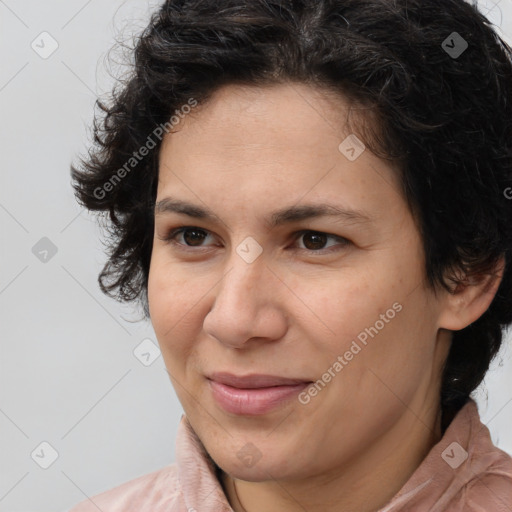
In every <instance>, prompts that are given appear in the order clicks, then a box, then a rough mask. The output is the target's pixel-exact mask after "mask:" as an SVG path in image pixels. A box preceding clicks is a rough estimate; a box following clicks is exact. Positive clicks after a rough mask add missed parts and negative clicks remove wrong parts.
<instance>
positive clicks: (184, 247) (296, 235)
mask: <svg viewBox="0 0 512 512" xmlns="http://www.w3.org/2000/svg"><path fill="white" fill-rule="evenodd" d="M187 230H194V231H199V232H201V233H205V234H206V235H208V234H210V233H209V231H208V230H206V229H203V228H198V227H195V226H181V227H179V228H176V229H173V230H171V231H170V232H169V233H168V234H167V235H166V236H165V237H163V238H160V240H162V241H163V242H166V243H172V244H174V245H176V246H180V249H182V250H184V251H193V252H197V250H198V249H199V250H200V249H204V247H203V246H197V247H193V246H190V245H186V244H182V243H179V242H176V240H175V238H176V236H178V235H180V234H182V233H183V232H185V231H187ZM305 234H315V235H326V236H327V238H330V239H333V240H336V241H338V242H339V243H340V245H341V247H342V248H344V247H346V246H348V245H350V243H351V242H350V241H349V240H347V239H346V238H343V237H341V236H337V235H332V234H330V233H324V232H322V231H314V230H311V229H303V230H301V231H297V232H295V233H294V243H295V242H296V241H297V240H298V239H299V238H300V237H301V236H303V235H305ZM298 250H300V251H306V252H309V253H315V254H318V253H319V254H329V253H332V252H334V251H335V250H336V247H334V249H333V248H327V249H320V250H318V251H315V250H313V249H302V248H299V249H298ZM338 250H339V248H338Z"/></svg>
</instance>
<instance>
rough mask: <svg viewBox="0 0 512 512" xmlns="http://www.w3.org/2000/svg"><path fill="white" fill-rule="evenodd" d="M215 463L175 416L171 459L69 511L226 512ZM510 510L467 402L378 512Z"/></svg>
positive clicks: (507, 463) (504, 480) (507, 474)
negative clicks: (173, 455) (174, 451)
mask: <svg viewBox="0 0 512 512" xmlns="http://www.w3.org/2000/svg"><path fill="white" fill-rule="evenodd" d="M215 469H216V468H215V465H214V463H213V462H212V461H211V459H210V458H209V456H208V454H207V452H206V450H205V448H204V446H203V445H202V443H201V441H200V440H199V438H198V437H197V435H196V433H195V432H194V431H193V430H192V427H191V425H190V423H189V422H188V420H187V418H186V416H182V418H181V421H180V424H179V427H178V433H177V436H176V462H175V463H174V464H170V465H169V466H166V467H164V468H162V469H160V470H158V471H154V472H153V473H149V474H147V475H143V476H140V477H138V478H135V479H133V480H130V481H129V482H126V483H124V484H122V485H120V486H118V487H115V488H113V489H110V490H108V491H105V492H103V493H100V494H98V495H96V496H93V497H92V498H90V499H87V500H85V501H83V502H81V503H79V504H78V505H76V506H75V507H74V508H72V509H71V510H70V511H69V512H98V510H100V511H101V512H233V509H232V508H231V506H230V504H229V502H228V500H227V498H226V495H225V493H224V491H223V488H222V486H221V484H220V483H219V480H218V478H217V476H216V471H215ZM398 511H400V512H405V511H411V512H412V511H414V512H512V458H511V457H510V455H508V454H507V453H505V452H504V451H502V450H500V449H499V448H497V447H496V446H494V444H493V443H492V441H491V438H490V435H489V430H488V429H487V427H486V426H485V425H483V424H482V422H481V421H480V416H479V414H478V409H477V406H476V403H475V402H474V401H473V400H470V401H469V402H468V403H467V404H466V405H465V406H464V407H463V408H462V409H461V410H460V411H459V412H458V414H457V415H456V416H455V418H454V419H453V420H452V422H451V423H450V425H449V426H448V428H447V430H446V431H445V433H444V435H443V437H442V439H441V441H440V442H439V443H437V444H436V445H435V446H434V447H433V448H432V449H431V450H430V452H429V453H428V455H427V456H426V457H425V459H424V460H423V462H422V463H421V464H420V466H419V467H418V468H417V469H416V471H415V472H414V473H413V474H412V475H411V477H410V478H409V480H408V481H407V482H406V483H405V485H404V486H403V487H402V488H401V489H400V491H398V492H397V493H396V494H395V496H394V497H393V498H392V499H391V501H390V502H389V503H388V504H387V505H386V506H385V507H384V508H381V509H380V510H379V511H378V512H398Z"/></svg>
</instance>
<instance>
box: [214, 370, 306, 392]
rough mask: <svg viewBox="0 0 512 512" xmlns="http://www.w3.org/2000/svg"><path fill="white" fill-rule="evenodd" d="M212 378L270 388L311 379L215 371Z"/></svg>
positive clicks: (243, 386)
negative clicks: (243, 374) (238, 374)
mask: <svg viewBox="0 0 512 512" xmlns="http://www.w3.org/2000/svg"><path fill="white" fill-rule="evenodd" d="M208 378H209V379H210V380H213V381H215V382H219V383H220V384H225V385H226V386H231V387H232V388H239V389H256V388H269V387H274V386H296V385H297V384H305V383H309V382H311V381H308V380H307V379H289V378H286V377H279V376H276V375H264V374H251V375H246V376H243V377H241V376H236V375H233V374H231V373H227V372H215V373H212V374H211V375H210V376H209V377H208Z"/></svg>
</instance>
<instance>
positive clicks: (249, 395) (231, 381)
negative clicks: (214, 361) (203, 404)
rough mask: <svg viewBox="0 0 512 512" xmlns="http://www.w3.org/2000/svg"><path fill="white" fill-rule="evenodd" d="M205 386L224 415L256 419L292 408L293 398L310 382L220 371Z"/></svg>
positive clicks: (209, 378)
mask: <svg viewBox="0 0 512 512" xmlns="http://www.w3.org/2000/svg"><path fill="white" fill-rule="evenodd" d="M208 383H209V388H210V391H211V393H212V396H213V398H214V399H215V402H216V403H217V404H218V405H219V406H220V407H221V408H222V409H223V410H224V411H225V412H228V413H230V414H235V415H245V416H257V415H262V414H266V413H269V412H271V411H273V410H274V409H277V408H280V407H284V406H287V405H288V406H289V405H291V404H292V403H293V402H294V400H293V398H294V397H295V396H296V395H297V394H299V393H300V392H301V391H303V390H304V389H305V388H306V387H307V386H309V384H310V383H311V381H305V380H303V379H289V378H286V377H278V376H275V375H262V374H252V375H247V376H244V377H241V376H236V375H232V374H229V373H222V372H221V373H214V374H212V375H210V377H208Z"/></svg>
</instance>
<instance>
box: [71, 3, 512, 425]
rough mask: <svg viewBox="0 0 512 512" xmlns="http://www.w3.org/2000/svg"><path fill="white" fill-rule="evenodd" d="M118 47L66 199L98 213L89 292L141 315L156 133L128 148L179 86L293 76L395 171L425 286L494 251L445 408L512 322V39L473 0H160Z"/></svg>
mask: <svg viewBox="0 0 512 512" xmlns="http://www.w3.org/2000/svg"><path fill="white" fill-rule="evenodd" d="M454 33H455V34H454ZM464 42H465V43H466V44H467V48H466V47H465V44H464ZM132 51H133V56H134V60H133V66H132V68H131V71H130V74H129V76H128V77H127V78H126V79H125V80H123V81H120V82H119V86H118V87H115V88H114V90H113V93H112V95H111V97H110V100H109V101H103V100H98V101H97V107H99V110H98V112H97V115H96V118H95V121H94V144H93V146H92V148H91V149H90V150H89V154H88V157H87V158H86V159H80V165H79V166H74V165H72V167H71V173H72V180H73V187H74V189H75V193H76V196H77V199H78V201H79V202H80V203H81V204H82V205H83V206H85V207H86V208H87V209H89V210H93V211H103V212H105V214H106V215H107V217H106V219H107V224H108V232H109V236H108V238H107V246H108V255H109V259H108V261H107V263H106V264H105V267H104V268H103V270H102V272H101V274H100V276H99V283H100V287H101V289H102V291H103V292H104V293H106V294H108V295H110V296H111V297H114V298H116V299H117V300H120V301H125V302H128V301H136V300H137V301H139V302H138V303H139V304H142V305H143V308H144V314H145V316H146V317H148V318H149V311H148V299H147V283H148V273H149V264H150V259H151V249H152V240H153V234H154V204H155V198H156V190H157V181H158V153H159V148H160V146H161V138H159V139H158V140H157V141H156V144H153V146H154V147H152V149H151V150H150V151H149V152H147V151H146V153H147V156H145V157H144V158H142V157H140V156H139V155H138V153H137V161H134V160H133V158H134V154H135V153H134V152H137V151H138V150H139V148H142V147H147V146H148V136H150V135H151V134H152V133H153V134H154V133H155V127H158V126H163V125H164V124H165V123H167V124H168V121H169V118H170V116H171V115H172V114H177V113H179V112H180V111H181V110H180V109H182V107H183V105H187V104H188V103H190V100H191V99H193V100H194V101H196V102H197V103H198V105H199V107H198V108H200V106H201V105H202V104H206V103H207V101H208V99H209V98H210V97H211V95H212V94H213V93H214V92H215V91H216V90H217V89H218V88H219V87H221V86H223V85H227V84H241V85H251V86H265V85H272V84H280V83H293V82H296V83H304V84H309V85H311V86H312V87H315V88H319V89H320V88H322V89H324V90H325V91H336V92H337V93H340V94H342V95H344V96H345V97H347V98H349V99H350V100H351V102H352V104H353V105H359V106H362V107H363V108H362V109H359V110H357V109H356V111H357V112H359V115H357V116H355V117H354V123H355V124H356V125H357V126H355V127H353V128H352V130H353V131H352V132H353V133H357V134H358V135H360V138H361V139H362V140H364V141H365V144H366V145H367V147H368V148H369V149H370V150H371V151H372V152H374V153H375V154H376V155H377V156H379V157H381V158H385V159H388V160H390V161H393V162H394V163H396V164H397V169H400V170H399V171H397V172H400V175H401V181H400V182H401V184H402V189H403V194H404V197H405V198H406V200H407V203H408V205H409V208H410V210H411V212H412V214H413V216H414V219H415V221H416V223H417V225H418V229H419V231H420V233H421V235H422V240H423V247H424V251H425V256H426V269H425V275H426V281H427V283H428V285H429V286H430V287H431V288H432V289H433V290H437V289H438V287H439V286H442V287H444V288H445V289H446V290H452V288H451V286H453V285H454V284H455V283H457V282H458V281H457V279H458V278H460V276H461V271H462V273H465V274H466V275H467V276H471V275H475V276H476V275H484V274H489V273H491V274H492V273H493V271H494V270H495V268H496V265H497V264H498V263H499V260H500V258H501V257H503V256H504V258H505V269H504V273H503V277H502V281H501V283H500V286H499V289H498V291H497V294H496V296H495V297H494V299H493V301H492V303H491V305H490V307H489V308H488V309H487V311H486V312H485V313H484V314H483V315H482V316H481V317H480V318H479V319H478V320H477V321H475V322H473V323H472V324H471V325H469V326H467V327H466V328H464V329H462V330H460V331H455V332H453V340H452V345H451V349H450V353H449V356H448V358H447V361H446V363H445V367H444V369H443V378H442V387H441V407H442V411H443V415H446V413H447V411H451V414H450V416H452V415H453V413H455V412H456V411H458V410H459V409H460V408H461V407H462V406H463V405H464V404H465V403H466V402H467V400H468V398H469V396H470V393H471V392H472V391H473V390H474V389H475V388H476V387H477V386H478V385H479V384H480V382H481V381H482V380H483V378H484V376H485V373H486V372H487V370H488V368H489V365H490V362H491V360H492V359H493V358H494V357H495V355H496V354H497V353H498V351H499V348H500V346H501V343H502V337H503V334H504V330H505V329H506V328H507V326H508V324H510V323H511V322H512V267H511V264H512V260H511V255H512V253H511V248H512V201H511V200H510V199H511V198H512V188H510V187H512V64H511V55H512V49H511V48H510V46H508V45H507V44H506V43H505V42H504V41H503V40H502V39H501V38H500V37H499V35H498V34H497V32H496V31H495V30H493V28H492V26H491V24H490V22H489V21H488V20H487V19H486V18H485V17H484V16H483V15H482V14H481V13H480V12H479V11H478V10H477V8H476V6H474V5H471V4H470V3H466V2H465V1H463V0H428V1H427V2H425V1H423V0H168V1H166V2H164V3H163V5H162V6H161V7H160V8H159V10H158V12H156V13H155V14H154V15H153V16H152V18H151V21H150V23H149V25H148V26H147V28H146V29H145V30H144V32H143V33H142V34H141V36H140V37H139V38H138V39H137V41H136V44H135V47H134V48H133V50H132ZM461 51H462V53H461ZM370 119H371V120H372V121H371V122H370ZM160 132H161V130H160ZM153 142H155V141H153ZM127 161H130V162H131V164H130V166H132V167H133V170H131V169H127V166H126V163H127ZM132 164H133V165H132ZM122 169H124V171H125V172H121V170H122ZM121 178H122V179H121ZM114 180H115V181H114ZM445 273H446V275H445ZM462 275H463V274H462ZM447 276H449V277H447ZM448 281H449V282H448ZM452 291H453V290H452ZM444 417H445V416H444ZM445 423H446V422H445Z"/></svg>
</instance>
